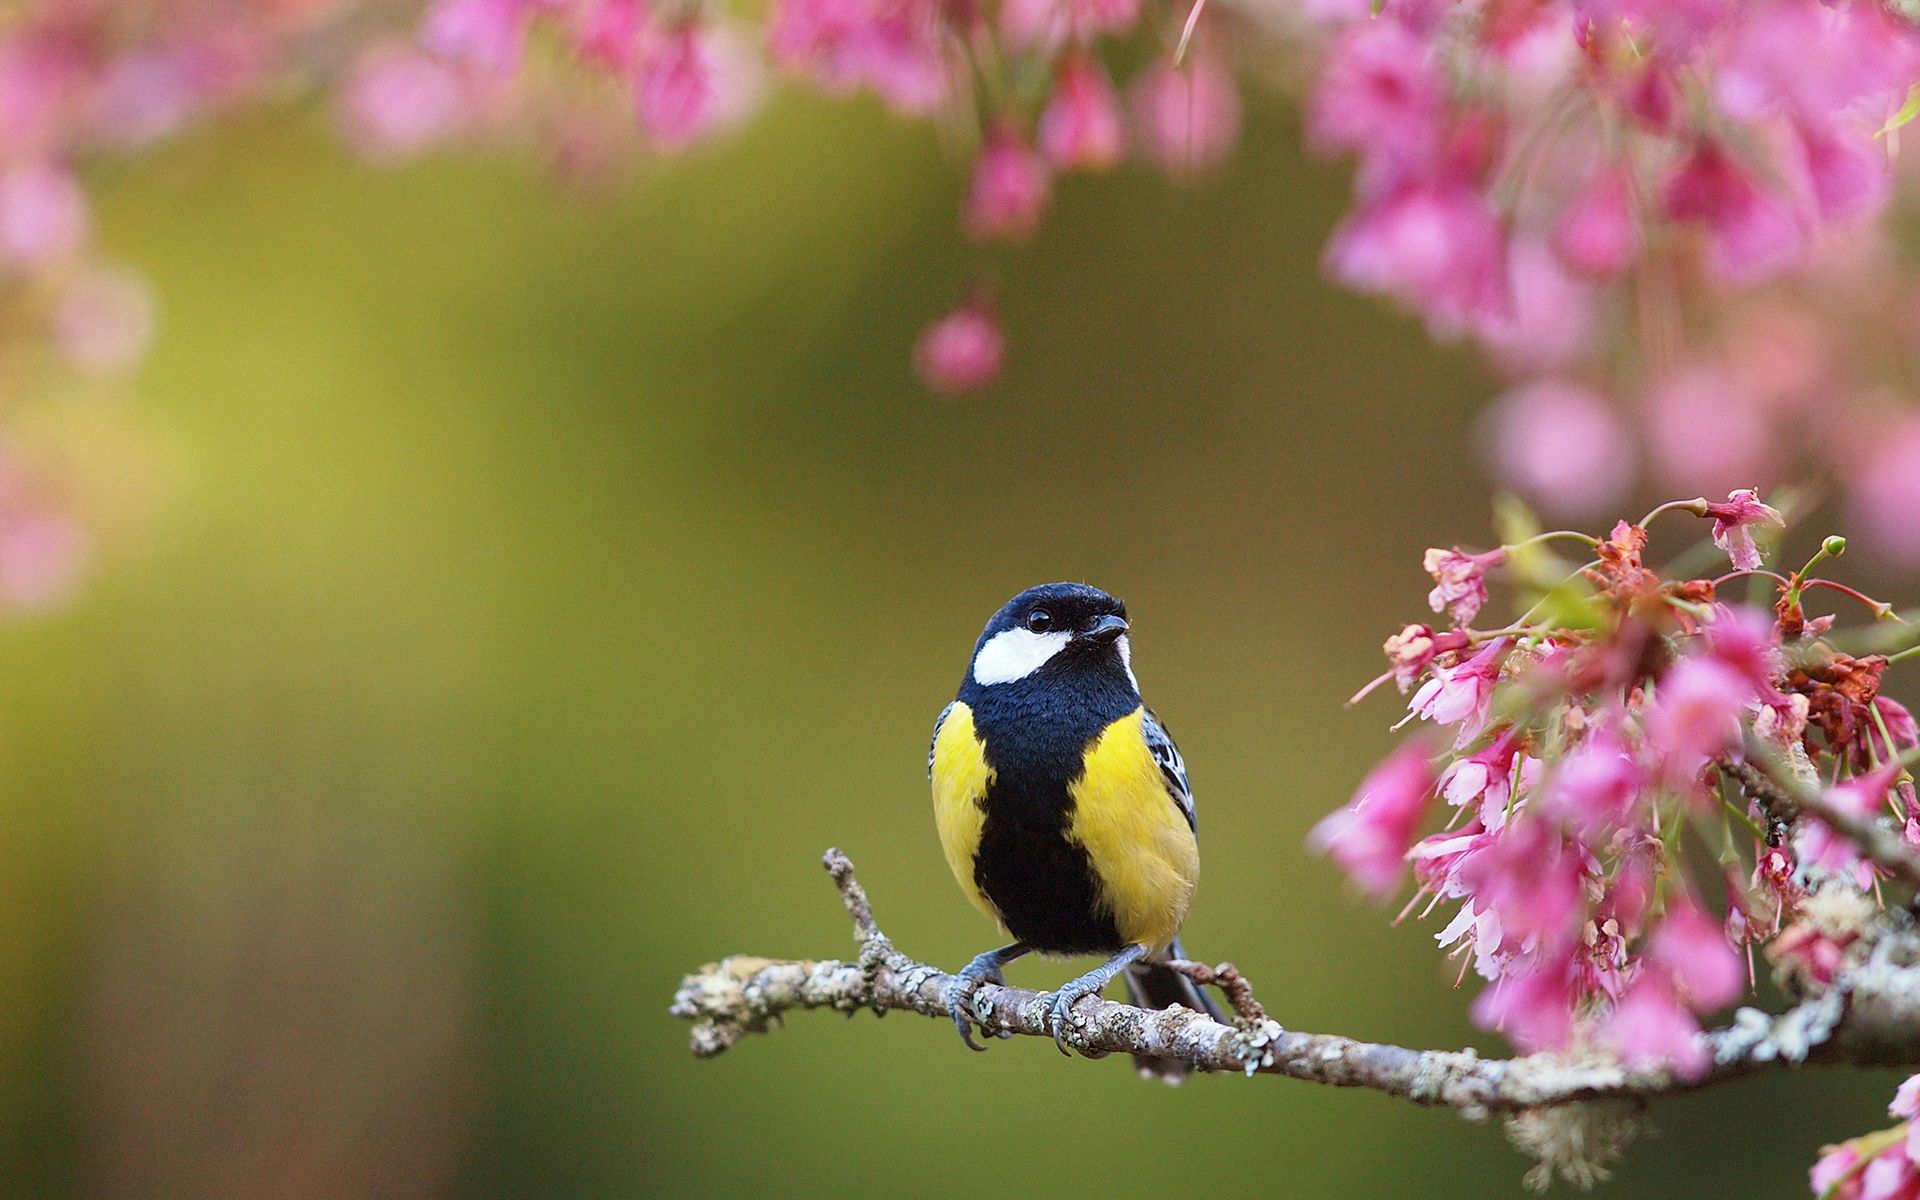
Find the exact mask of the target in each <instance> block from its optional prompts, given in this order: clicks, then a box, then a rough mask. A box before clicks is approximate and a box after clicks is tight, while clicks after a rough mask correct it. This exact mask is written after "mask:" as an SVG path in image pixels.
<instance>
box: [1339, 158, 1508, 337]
mask: <svg viewBox="0 0 1920 1200" xmlns="http://www.w3.org/2000/svg"><path fill="white" fill-rule="evenodd" d="M1326 266H1327V270H1328V271H1329V272H1330V273H1331V274H1332V275H1333V276H1334V278H1336V279H1338V280H1339V281H1340V282H1342V283H1344V284H1346V285H1348V286H1349V287H1352V288H1355V289H1357V290H1360V291H1364V292H1378V293H1381V294H1383V295H1387V296H1392V297H1394V298H1396V299H1398V300H1400V301H1402V302H1403V303H1405V304H1407V305H1408V306H1410V307H1413V308H1415V309H1417V310H1418V311H1420V312H1422V313H1424V314H1425V315H1426V317H1427V323H1428V325H1429V326H1430V327H1431V328H1432V329H1433V331H1434V332H1435V333H1436V334H1437V335H1438V336H1442V337H1457V336H1458V335H1459V334H1460V333H1461V332H1463V331H1464V330H1466V329H1468V328H1470V327H1473V326H1475V325H1478V324H1481V323H1483V322H1487V321H1491V320H1496V319H1499V318H1501V317H1503V316H1504V315H1505V314H1506V312H1507V307H1506V306H1507V300H1508V292H1507V266H1506V236H1505V233H1504V232H1503V231H1502V230H1501V228H1500V224H1499V220H1498V218H1497V217H1496V216H1495V215H1494V213H1493V212H1492V211H1491V210H1490V209H1489V208H1488V207H1487V206H1486V203H1485V201H1484V200H1483V199H1482V198H1481V196H1480V195H1479V193H1478V192H1476V191H1474V190H1473V189H1471V188H1468V187H1464V186H1461V185H1458V184H1430V183H1410V184H1406V185H1403V186H1401V187H1398V188H1396V189H1394V190H1393V191H1391V192H1389V193H1387V194H1386V195H1384V196H1382V197H1379V198H1378V199H1376V200H1374V201H1372V202H1363V204H1362V206H1361V207H1360V208H1358V209H1356V210H1355V211H1354V212H1352V213H1350V214H1348V216H1347V217H1346V219H1345V220H1343V221H1342V222H1341V223H1340V226H1339V228H1338V229H1336V230H1335V231H1334V235H1333V240H1332V241H1331V242H1329V243H1328V245H1327V252H1326Z"/></svg>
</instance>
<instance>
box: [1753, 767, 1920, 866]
mask: <svg viewBox="0 0 1920 1200" xmlns="http://www.w3.org/2000/svg"><path fill="white" fill-rule="evenodd" d="M1779 757H1780V756H1779V755H1778V754H1776V753H1772V752H1771V751H1769V750H1768V749H1767V748H1766V747H1764V746H1762V745H1760V744H1759V743H1758V742H1757V741H1752V740H1750V741H1749V744H1748V746H1747V757H1746V758H1745V759H1730V760H1726V761H1723V762H1722V763H1721V764H1720V766H1721V769H1722V770H1724V771H1726V772H1727V774H1729V775H1731V776H1732V777H1733V778H1734V779H1735V780H1736V781H1738V783H1739V784H1740V786H1741V788H1742V789H1743V790H1745V792H1746V793H1747V795H1748V796H1749V797H1750V798H1752V800H1753V802H1754V803H1755V804H1757V805H1759V806H1760V810H1761V811H1762V812H1763V813H1765V814H1766V817H1767V822H1768V824H1769V825H1774V824H1780V825H1785V824H1790V823H1791V822H1792V821H1793V820H1794V818H1795V817H1798V816H1800V815H1801V814H1803V813H1804V814H1806V815H1807V816H1811V817H1814V818H1817V819H1818V820H1819V821H1820V822H1821V823H1822V824H1825V825H1827V826H1828V827H1830V828H1831V829H1832V830H1833V831H1834V832H1835V833H1838V834H1839V835H1840V836H1841V837H1844V838H1846V839H1847V840H1848V841H1850V842H1852V843H1853V844H1854V845H1856V846H1858V847H1860V852H1861V853H1862V854H1864V855H1866V857H1867V858H1868V860H1870V861H1871V862H1872V863H1873V864H1874V865H1875V866H1878V867H1879V868H1880V869H1882V870H1884V871H1885V872H1886V873H1887V874H1888V875H1891V876H1892V877H1893V878H1895V879H1897V880H1899V881H1900V882H1901V883H1904V884H1906V885H1907V886H1908V887H1913V888H1920V854H1915V853H1914V850H1913V848H1912V847H1911V846H1909V845H1907V840H1906V838H1904V837H1903V836H1901V834H1900V833H1899V831H1897V830H1895V829H1894V828H1893V827H1892V826H1890V825H1886V824H1883V823H1881V822H1879V821H1876V820H1873V819H1871V818H1867V817H1857V816H1854V815H1853V814H1852V813H1850V812H1847V811H1846V810H1844V809H1842V808H1839V807H1837V806H1836V805H1834V804H1833V802H1831V801H1830V800H1828V799H1827V798H1826V797H1825V796H1824V795H1822V794H1821V792H1820V789H1819V788H1817V787H1808V786H1806V785H1805V784H1803V783H1801V782H1800V781H1799V780H1798V779H1797V778H1795V777H1794V776H1793V771H1792V768H1791V767H1784V765H1783V766H1781V767H1779V768H1775V769H1769V767H1768V766H1763V765H1761V764H1763V763H1765V764H1773V763H1776V762H1778V760H1779Z"/></svg>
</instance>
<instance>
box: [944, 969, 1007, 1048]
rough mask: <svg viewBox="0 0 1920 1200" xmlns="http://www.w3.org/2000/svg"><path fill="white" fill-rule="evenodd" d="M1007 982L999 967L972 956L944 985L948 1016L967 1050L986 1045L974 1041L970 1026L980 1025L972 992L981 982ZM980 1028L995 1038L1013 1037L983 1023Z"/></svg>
mask: <svg viewBox="0 0 1920 1200" xmlns="http://www.w3.org/2000/svg"><path fill="white" fill-rule="evenodd" d="M1006 981H1007V980H1006V976H1004V975H1002V974H1001V973H1000V968H999V967H996V966H985V965H983V964H982V963H981V962H980V961H979V960H978V959H975V960H974V961H973V962H970V963H968V964H967V965H966V966H964V967H962V968H961V969H960V973H959V974H957V975H955V976H954V977H953V982H952V983H950V984H948V985H947V1015H948V1016H949V1017H952V1018H953V1024H954V1028H956V1029H958V1030H959V1031H960V1040H961V1041H963V1042H965V1043H966V1044H967V1049H969V1050H985V1049H986V1047H985V1046H982V1045H981V1044H980V1043H979V1042H976V1041H974V1040H973V1027H974V1025H976V1024H980V1021H979V1018H978V1017H976V1016H975V1015H974V1012H973V993H974V992H975V991H977V990H978V989H979V987H980V985H981V984H983V983H992V984H1005V983H1006ZM980 1029H981V1032H983V1033H987V1034H989V1035H991V1036H994V1037H1003V1038H1004V1037H1012V1036H1013V1034H1012V1032H1011V1031H1009V1030H1005V1029H1002V1030H991V1029H988V1028H987V1027H986V1026H985V1025H984V1024H980Z"/></svg>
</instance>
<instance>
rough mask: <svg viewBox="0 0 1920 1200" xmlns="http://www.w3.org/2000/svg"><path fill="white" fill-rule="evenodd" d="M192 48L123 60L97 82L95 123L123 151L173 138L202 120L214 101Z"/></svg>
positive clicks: (133, 55)
mask: <svg viewBox="0 0 1920 1200" xmlns="http://www.w3.org/2000/svg"><path fill="white" fill-rule="evenodd" d="M199 75H200V72H199V70H198V69H197V64H195V63H194V62H193V56H192V54H191V47H187V46H175V47H167V48H164V49H158V50H142V51H135V52H134V53H131V54H123V55H121V56H120V57H118V58H116V59H114V60H113V61H112V62H111V63H109V64H107V66H106V68H105V70H104V71H102V73H101V75H100V77H99V78H98V79H97V80H96V81H95V90H94V95H93V114H92V115H93V119H94V120H95V121H96V122H98V123H99V126H100V127H101V129H102V130H103V131H106V132H107V134H108V137H109V138H110V139H111V140H112V141H113V142H114V143H115V144H117V145H120V146H124V147H140V146H146V145H149V144H151V143H153V142H157V141H159V140H161V139H162V138H165V137H170V136H172V135H173V134H175V133H177V132H179V131H180V130H181V129H182V128H184V127H185V126H186V125H187V123H188V122H189V121H191V120H192V119H193V118H194V117H195V116H197V115H198V114H199V111H200V109H201V108H202V107H203V106H204V105H205V103H206V101H207V99H208V96H207V92H206V89H205V88H204V87H203V80H202V79H201V78H200V77H199Z"/></svg>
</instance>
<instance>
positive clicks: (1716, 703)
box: [1646, 657, 1755, 787]
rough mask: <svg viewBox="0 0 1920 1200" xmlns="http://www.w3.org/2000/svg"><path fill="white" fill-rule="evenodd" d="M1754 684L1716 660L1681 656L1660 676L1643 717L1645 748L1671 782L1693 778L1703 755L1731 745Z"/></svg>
mask: <svg viewBox="0 0 1920 1200" xmlns="http://www.w3.org/2000/svg"><path fill="white" fill-rule="evenodd" d="M1754 695H1755V693H1754V688H1753V685H1752V684H1751V683H1749V682H1747V680H1746V679H1745V678H1744V677H1742V676H1741V675H1740V674H1739V673H1738V672H1736V671H1734V670H1733V668H1731V667H1729V666H1727V665H1726V664H1725V663H1722V662H1720V661H1718V660H1716V659H1712V658H1706V657H1692V658H1685V659H1682V660H1681V661H1680V662H1678V663H1677V664H1675V665H1674V667H1673V669H1672V670H1670V671H1668V672H1667V673H1666V674H1665V675H1664V676H1662V677H1661V679H1660V683H1659V687H1658V689H1657V690H1656V692H1655V694H1654V701H1653V705H1652V707H1651V708H1650V709H1649V710H1648V711H1647V715H1646V737H1647V743H1648V746H1649V747H1650V748H1651V749H1652V750H1653V751H1654V752H1655V753H1657V754H1658V755H1659V757H1660V761H1661V763H1662V774H1663V777H1664V779H1665V780H1666V782H1667V783H1668V784H1670V785H1672V786H1676V787H1679V786H1686V785H1690V784H1691V783H1692V782H1693V779H1694V777H1695V776H1696V775H1698V774H1699V772H1700V768H1701V767H1703V766H1705V765H1706V762H1707V759H1708V758H1709V757H1710V756H1712V755H1714V754H1718V753H1719V752H1720V751H1722V750H1724V749H1726V748H1728V747H1729V746H1732V745H1733V744H1734V743H1735V741H1736V740H1737V738H1738V735H1739V717H1740V714H1741V713H1742V712H1743V711H1744V710H1745V709H1746V707H1747V705H1748V704H1749V703H1750V702H1751V701H1752V700H1753V699H1754Z"/></svg>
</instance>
